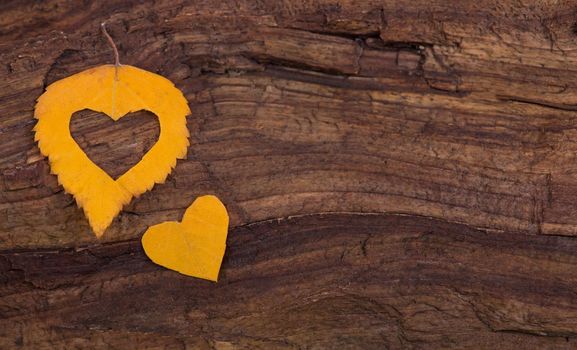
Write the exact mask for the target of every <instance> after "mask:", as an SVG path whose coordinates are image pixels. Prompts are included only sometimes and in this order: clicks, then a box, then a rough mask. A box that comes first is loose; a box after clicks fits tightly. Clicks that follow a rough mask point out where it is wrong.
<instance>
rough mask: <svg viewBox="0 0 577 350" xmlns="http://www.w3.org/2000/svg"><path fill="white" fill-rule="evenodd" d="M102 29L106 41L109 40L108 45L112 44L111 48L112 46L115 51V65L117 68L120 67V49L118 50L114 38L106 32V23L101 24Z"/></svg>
mask: <svg viewBox="0 0 577 350" xmlns="http://www.w3.org/2000/svg"><path fill="white" fill-rule="evenodd" d="M100 27H101V28H102V33H103V34H104V36H105V37H106V39H108V43H109V44H110V46H112V50H114V65H115V66H116V67H119V66H120V58H119V55H118V49H117V48H116V44H115V43H114V40H112V37H111V36H110V34H108V31H107V30H106V22H102V23H100Z"/></svg>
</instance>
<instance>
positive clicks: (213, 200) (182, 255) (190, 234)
mask: <svg viewBox="0 0 577 350" xmlns="http://www.w3.org/2000/svg"><path fill="white" fill-rule="evenodd" d="M227 233H228V213H227V211H226V208H225V207H224V205H223V204H222V202H221V201H220V200H219V199H218V198H217V197H215V196H202V197H199V198H197V199H196V200H195V201H194V202H193V203H192V205H191V206H190V207H188V209H187V210H186V212H185V213H184V217H183V218H182V222H180V223H179V222H176V221H168V222H163V223H161V224H158V225H155V226H152V227H150V228H148V230H146V232H145V233H144V235H143V236H142V247H143V248H144V251H145V252H146V255H148V257H149V258H150V259H151V260H152V261H153V262H155V263H156V264H158V265H161V266H164V267H166V268H169V269H171V270H175V271H178V272H180V273H182V274H184V275H188V276H193V277H198V278H203V279H207V280H210V281H215V282H216V281H217V279H218V272H219V271H220V265H221V263H222V258H223V256H224V251H225V250H226V236H227Z"/></svg>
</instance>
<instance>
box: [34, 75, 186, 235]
mask: <svg viewBox="0 0 577 350" xmlns="http://www.w3.org/2000/svg"><path fill="white" fill-rule="evenodd" d="M83 109H91V110H93V111H97V112H102V113H105V114H107V115H108V116H109V117H110V118H112V119H113V120H115V121H116V120H118V119H120V118H122V117H123V116H124V115H126V114H128V113H131V112H136V111H139V110H147V111H149V112H152V113H154V114H156V116H157V117H158V121H159V124H160V135H159V137H158V141H157V143H156V144H155V145H154V146H153V147H152V148H151V149H150V150H149V151H148V153H146V154H145V155H144V157H143V158H142V159H141V160H140V162H138V163H137V164H136V165H135V166H134V167H132V168H131V169H130V170H128V171H127V172H126V173H124V174H123V175H122V176H121V177H119V178H118V179H117V180H116V181H115V180H114V179H112V178H111V177H110V176H109V175H108V174H107V173H106V172H105V171H104V170H102V169H101V168H99V167H98V166H97V165H96V164H94V163H93V162H92V161H91V160H90V159H89V158H88V156H87V155H86V154H85V153H84V152H83V151H82V149H81V148H80V146H79V145H78V144H77V143H76V141H74V139H73V138H72V136H71V134H70V118H71V117H72V114H73V113H74V112H77V111H80V110H83ZM34 114H35V117H36V118H37V119H38V123H37V124H36V126H35V128H34V130H35V131H36V135H35V140H36V141H38V146H39V147H40V151H41V152H42V154H43V155H45V156H47V157H48V159H49V161H50V167H51V169H52V172H53V173H54V174H56V175H57V176H58V182H59V183H60V184H61V185H62V186H63V187H64V189H65V190H66V192H68V193H70V194H72V195H73V196H74V198H75V199H76V203H77V204H78V206H79V207H81V208H83V209H84V213H85V215H86V217H87V218H88V221H89V223H90V226H91V227H92V230H93V231H94V233H95V234H96V236H97V237H100V236H102V234H103V233H104V230H106V228H107V227H108V226H109V225H110V223H111V222H112V220H113V219H114V217H115V216H116V215H118V213H119V212H120V210H122V207H123V206H124V205H126V204H128V203H129V202H130V200H131V199H132V197H134V196H139V195H140V194H142V193H144V192H146V191H148V190H150V189H151V188H152V187H153V186H154V184H156V183H163V182H164V180H165V179H166V176H167V175H168V174H169V173H170V172H171V170H172V168H174V166H175V165H176V160H177V159H183V158H185V157H186V153H187V149H188V136H189V133H188V129H187V127H186V116H187V115H189V114H190V109H189V108H188V103H187V102H186V99H185V98H184V96H183V95H182V93H181V92H180V90H178V89H177V88H176V87H175V86H174V85H173V84H172V83H171V82H170V81H169V80H168V79H166V78H164V77H162V76H160V75H157V74H154V73H151V72H148V71H145V70H142V69H139V68H136V67H132V66H126V65H122V66H118V67H117V66H114V65H104V66H99V67H96V68H92V69H88V70H86V71H83V72H80V73H78V74H75V75H72V76H69V77H67V78H64V79H62V80H59V81H57V82H55V83H53V84H51V85H50V86H48V88H47V89H46V92H45V93H44V94H42V96H40V98H39V99H38V103H37V104H36V109H35V113H34Z"/></svg>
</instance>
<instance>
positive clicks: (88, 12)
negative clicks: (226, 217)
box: [0, 0, 577, 350]
mask: <svg viewBox="0 0 577 350" xmlns="http://www.w3.org/2000/svg"><path fill="white" fill-rule="evenodd" d="M103 21H107V23H108V29H109V32H110V33H111V35H112V37H113V38H114V40H115V41H116V43H117V45H118V46H119V49H120V59H121V62H122V63H125V64H130V65H134V66H138V67H141V68H144V69H147V70H149V71H153V72H157V73H158V74H161V75H163V76H165V77H167V78H168V79H170V80H171V81H173V82H174V83H175V84H176V86H177V87H178V88H179V89H181V90H182V91H183V93H184V94H185V96H186V98H187V100H188V101H189V103H190V107H191V110H192V115H191V116H190V117H189V118H188V126H189V130H190V132H191V146H190V148H189V151H188V157H187V159H186V160H184V161H179V162H178V164H177V167H176V169H175V170H174V171H173V173H172V174H171V175H170V177H169V179H168V181H167V182H166V183H165V184H162V185H157V186H155V187H154V189H153V190H152V191H150V192H148V193H146V194H144V195H142V196H141V197H139V198H136V199H134V200H133V201H132V202H131V204H130V205H128V206H127V207H126V208H125V210H124V211H123V212H122V213H121V214H120V215H119V216H118V218H117V219H116V220H115V221H114V223H113V225H112V226H111V227H110V228H109V229H108V230H107V232H106V233H105V236H104V237H103V239H102V240H100V241H98V240H96V239H95V238H94V236H93V235H92V233H91V231H90V229H89V227H88V224H87V221H86V219H85V217H84V215H83V213H82V212H81V210H79V209H78V208H77V207H76V205H75V202H74V200H73V198H72V197H71V196H70V195H68V194H66V193H65V192H64V191H63V190H62V188H61V187H60V186H59V185H58V182H57V180H56V178H55V177H54V176H53V175H51V174H50V169H49V166H48V163H47V160H46V159H44V158H43V157H42V156H41V155H40V154H39V151H38V148H37V146H36V144H35V143H34V137H33V132H32V128H33V127H34V124H35V119H34V117H33V109H34V105H35V100H36V99H37V98H38V96H40V94H42V92H43V91H44V89H45V87H46V86H47V85H49V84H50V83H52V82H54V81H56V80H59V79H61V78H64V77H66V76H68V75H70V74H73V73H77V72H80V71H82V70H85V69H87V68H90V67H93V66H96V65H100V64H104V63H110V62H112V61H113V56H112V52H111V50H110V48H109V47H108V44H107V42H106V40H105V38H104V37H103V36H102V34H101V33H100V23H101V22H103ZM576 33H577V4H576V3H575V2H574V1H558V0H545V1H525V2H521V1H512V0H474V1H473V0H471V1H469V0H466V1H446V0H426V1H425V0H397V1H389V0H380V1H372V0H367V1H354V0H338V1H334V0H333V1H325V0H314V1H303V0H290V1H289V0H286V1H282V0H281V1H276V0H261V1H252V0H251V1H249V0H246V1H245V0H236V1H201V0H199V1H174V0H158V1H154V2H142V1H126V0H112V1H93V2H92V1H85V2H79V1H72V0H69V1H64V0H53V1H46V2H36V1H28V0H26V1H2V2H0V81H1V82H3V84H2V85H0V348H18V347H22V348H33V349H44V348H45V349H54V348H122V349H125V348H126V349H130V348H134V349H143V348H155V347H156V348H175V349H182V348H200V349H221V350H224V349H257V348H262V349H325V348H339V349H341V348H342V349H383V348H388V349H405V348H406V349H453V348H454V349H469V348H470V349H494V348H501V349H509V348H511V349H513V348H514V349H518V348H528V349H532V348H535V349H548V348H550V349H563V348H566V349H573V348H575V347H577V302H576V301H575V300H576V297H577V215H575V214H576V213H577V204H576V198H577V118H576V112H577V34H576ZM71 130H72V133H73V136H74V137H75V139H76V140H77V141H78V143H79V144H80V145H81V147H82V148H83V149H85V151H86V153H87V154H88V155H89V157H90V158H91V159H93V160H94V162H95V163H97V164H99V165H100V166H101V167H102V168H103V169H105V170H106V171H107V172H108V173H109V174H111V176H113V177H118V176H119V175H120V174H122V173H123V172H124V171H126V170H127V169H128V168H130V167H131V166H132V165H133V164H134V163H135V162H137V161H138V160H139V159H140V157H141V156H142V155H143V154H144V153H145V152H146V150H147V149H149V148H150V146H151V145H152V144H153V143H154V142H155V140H156V138H157V137H158V123H157V122H156V120H155V117H154V116H153V115H150V114H147V113H144V112H139V113H136V114H135V115H133V116H128V117H127V118H124V119H122V120H121V121H119V122H117V123H114V122H112V121H110V120H109V119H108V118H106V117H105V116H103V115H98V114H96V113H93V112H90V111H88V112H87V111H82V112H78V113H77V115H75V116H74V118H73V120H72V123H71ZM209 193H212V194H216V195H217V196H218V197H219V198H221V199H222V200H223V202H224V203H225V205H226V206H227V208H228V210H229V213H230V216H231V231H230V233H229V241H228V245H229V247H228V251H227V255H226V256H225V261H224V264H223V268H222V271H221V277H220V281H219V283H218V284H213V283H210V282H205V281H199V280H194V279H191V278H186V277H183V276H180V275H178V274H176V273H174V272H171V271H168V270H165V269H162V268H160V267H157V266H156V265H154V264H152V263H151V262H150V261H149V260H148V259H147V258H146V256H145V255H144V253H143V252H142V249H141V247H140V241H139V238H140V236H141V235H142V233H143V232H144V230H145V229H146V228H147V227H148V226H151V225H154V224H157V223H160V222H162V221H165V220H179V219H180V217H181V216H182V214H183V212H184V209H185V208H186V207H187V206H188V205H189V204H190V203H191V202H192V200H193V199H194V198H196V197H197V196H199V195H203V194H209Z"/></svg>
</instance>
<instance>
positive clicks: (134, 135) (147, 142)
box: [70, 109, 160, 180]
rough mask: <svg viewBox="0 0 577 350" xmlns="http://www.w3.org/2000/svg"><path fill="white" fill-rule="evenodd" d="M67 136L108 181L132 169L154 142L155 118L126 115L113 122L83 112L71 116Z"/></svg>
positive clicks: (142, 114) (157, 131)
mask: <svg viewBox="0 0 577 350" xmlns="http://www.w3.org/2000/svg"><path fill="white" fill-rule="evenodd" d="M70 133H71V134H72V138H73V139H74V141H76V143H77V144H78V146H80V148H81V149H82V150H83V151H84V153H86V155H87V156H88V158H89V159H90V160H91V161H92V162H93V163H94V164H96V165H97V166H98V167H99V168H101V169H102V170H104V171H105V172H106V173H107V174H108V175H109V176H110V177H111V178H113V179H115V180H116V179H118V178H119V177H120V176H121V175H122V174H124V173H125V172H127V171H128V170H129V169H130V168H132V167H134V165H136V164H137V163H138V162H139V161H140V160H141V159H142V157H143V156H144V155H145V154H146V153H147V152H148V151H149V150H150V149H151V148H152V146H154V144H155V143H156V142H157V141H158V135H159V134H160V127H159V125H158V118H157V117H156V115H154V114H153V113H151V112H148V111H138V112H134V113H129V114H127V115H125V116H124V117H122V118H121V119H119V120H117V121H114V120H112V119H111V118H110V117H108V116H107V115H106V114H103V113H98V112H95V111H91V110H89V109H85V110H83V111H80V112H76V113H73V114H72V119H71V120H70Z"/></svg>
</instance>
